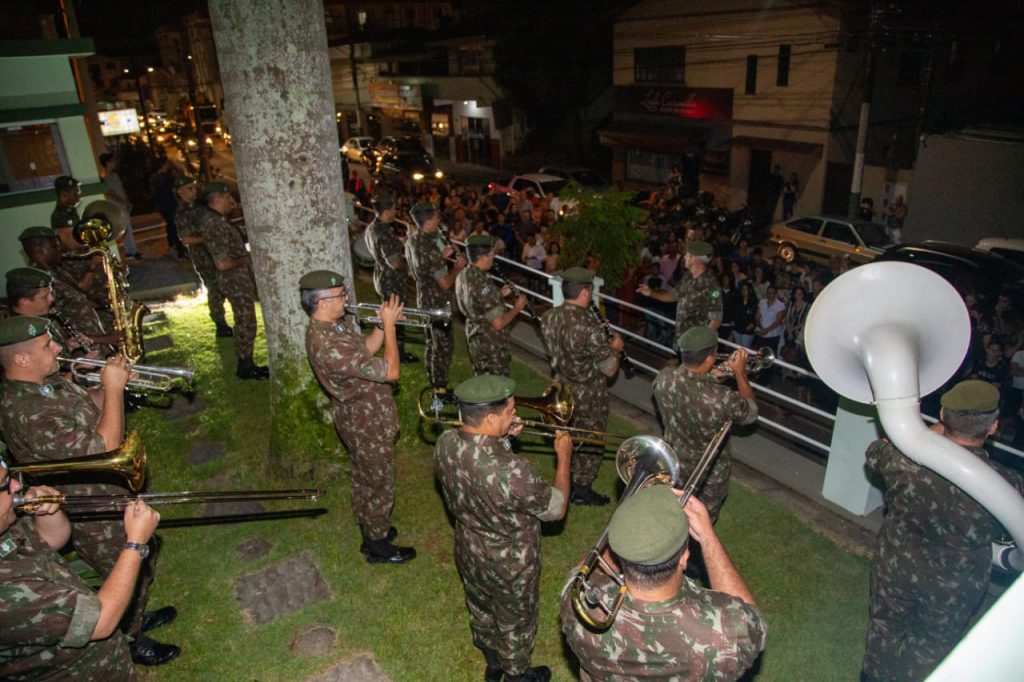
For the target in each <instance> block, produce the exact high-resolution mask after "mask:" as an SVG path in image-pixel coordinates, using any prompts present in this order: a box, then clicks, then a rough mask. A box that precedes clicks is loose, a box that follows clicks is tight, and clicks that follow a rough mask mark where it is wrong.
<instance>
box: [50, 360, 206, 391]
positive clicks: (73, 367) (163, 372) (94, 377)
mask: <svg viewBox="0 0 1024 682" xmlns="http://www.w3.org/2000/svg"><path fill="white" fill-rule="evenodd" d="M57 359H58V360H59V361H60V362H61V364H63V365H66V366H67V368H68V370H69V371H70V372H71V376H73V377H74V378H75V379H78V380H80V381H84V382H86V383H88V384H93V385H99V383H100V381H101V380H100V373H99V372H97V371H94V370H95V369H97V368H99V369H103V368H104V367H106V366H107V361H106V360H99V359H96V358H66V357H59V358H57ZM86 367H88V368H90V370H86V369H84V368H86ZM131 372H132V375H133V376H132V378H129V379H128V384H127V388H130V389H133V390H136V391H159V392H160V393H167V392H168V391H173V390H174V389H175V388H179V387H182V388H188V387H190V386H191V385H192V378H193V376H194V375H195V370H194V369H192V368H191V367H155V366H153V365H132V367H131Z"/></svg>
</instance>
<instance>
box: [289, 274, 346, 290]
mask: <svg viewBox="0 0 1024 682" xmlns="http://www.w3.org/2000/svg"><path fill="white" fill-rule="evenodd" d="M343 286H345V278H344V277H342V276H341V275H340V274H338V273H337V272H334V271H333V270H314V271H313V272H307V273H306V274H305V275H303V276H302V279H300V280H299V288H300V289H333V288H334V287H343Z"/></svg>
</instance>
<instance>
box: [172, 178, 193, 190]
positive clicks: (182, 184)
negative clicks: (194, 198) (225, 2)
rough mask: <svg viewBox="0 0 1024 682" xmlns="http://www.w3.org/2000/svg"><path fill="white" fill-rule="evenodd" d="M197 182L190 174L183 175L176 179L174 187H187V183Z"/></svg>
mask: <svg viewBox="0 0 1024 682" xmlns="http://www.w3.org/2000/svg"><path fill="white" fill-rule="evenodd" d="M194 184H196V179H195V178H193V177H191V176H189V175H182V176H181V177H180V178H178V179H177V180H175V181H174V189H178V188H179V187H185V186H186V185H194Z"/></svg>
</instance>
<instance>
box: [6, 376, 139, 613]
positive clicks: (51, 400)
mask: <svg viewBox="0 0 1024 682" xmlns="http://www.w3.org/2000/svg"><path fill="white" fill-rule="evenodd" d="M101 416H102V412H101V411H100V408H98V407H96V403H94V402H93V400H92V397H90V395H89V393H88V392H87V391H86V390H85V389H83V388H81V387H79V386H77V385H75V384H73V383H71V382H69V381H65V380H64V379H63V378H61V376H60V375H59V374H52V375H50V376H49V377H47V378H46V380H45V381H44V382H43V383H42V384H35V383H32V382H27V381H12V380H10V379H8V380H6V381H4V392H3V397H2V398H0V419H2V422H0V423H2V427H3V433H4V440H5V441H6V442H7V446H8V448H10V452H11V454H12V455H13V456H14V459H16V460H17V462H18V463H19V464H30V463H33V462H52V461H56V460H63V459H67V458H69V457H83V456H85V455H95V454H98V453H101V452H104V451H106V449H107V448H106V445H105V444H104V442H103V439H102V438H101V437H100V436H99V435H98V434H97V433H96V427H97V425H98V424H99V421H100V417H101ZM77 478H79V476H72V475H69V476H66V477H65V478H64V479H63V480H72V479H77ZM57 487H59V488H60V490H61V492H63V493H66V494H68V495H109V494H116V495H125V494H128V493H129V492H131V491H129V490H128V488H125V487H124V486H122V485H114V484H109V483H68V484H64V483H63V482H61V483H60V484H59V485H57ZM71 528H72V539H73V542H74V546H75V550H76V551H77V552H78V555H79V556H80V557H81V558H82V559H83V560H84V561H85V562H86V563H88V564H89V565H90V566H92V567H93V568H94V569H96V571H97V572H98V573H99V574H100V575H102V576H103V577H106V576H107V575H109V573H110V571H111V570H113V568H114V564H115V563H116V562H117V558H118V557H119V556H120V555H121V550H122V547H123V545H124V528H123V525H122V523H121V521H120V520H103V521H76V522H73V523H72V524H71ZM155 563H156V552H152V553H150V555H149V558H148V559H146V560H145V561H144V562H143V564H142V570H141V571H140V572H139V580H138V582H137V583H136V587H135V601H134V602H133V603H132V604H131V605H130V606H129V608H128V610H127V611H126V612H125V616H124V619H123V620H122V622H123V623H125V624H127V626H126V630H125V631H126V632H137V631H138V629H139V625H140V623H141V622H142V613H143V611H144V610H145V605H146V601H147V599H148V597H149V584H150V583H151V582H152V580H153V570H154V567H155Z"/></svg>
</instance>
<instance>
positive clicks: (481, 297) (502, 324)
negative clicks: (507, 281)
mask: <svg viewBox="0 0 1024 682" xmlns="http://www.w3.org/2000/svg"><path fill="white" fill-rule="evenodd" d="M466 252H467V253H468V255H469V262H470V265H469V267H467V268H466V269H465V270H463V271H462V272H460V273H459V276H458V277H456V278H455V301H456V302H457V303H458V305H459V310H460V311H461V312H462V314H463V315H464V316H465V317H466V345H467V346H468V347H469V360H470V362H472V363H473V373H474V374H499V375H502V376H508V365H509V363H510V362H511V361H512V350H511V345H512V342H511V340H510V338H509V336H510V329H509V325H510V324H512V322H513V321H515V319H516V316H517V315H518V314H519V313H520V311H522V310H523V308H525V307H526V296H523V295H522V294H520V295H519V298H517V299H516V302H515V303H514V304H513V306H512V308H511V309H509V310H506V309H505V301H504V299H505V297H506V296H508V295H509V294H510V293H512V291H511V289H510V288H509V287H508V285H505V286H500V285H498V284H496V283H495V282H494V280H492V279H491V278H490V277H489V276H488V274H487V272H488V271H489V270H490V269H491V267H492V266H493V265H494V239H493V238H492V237H491V235H489V234H481V235H474V236H472V237H470V238H469V239H468V240H467V241H466Z"/></svg>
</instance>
